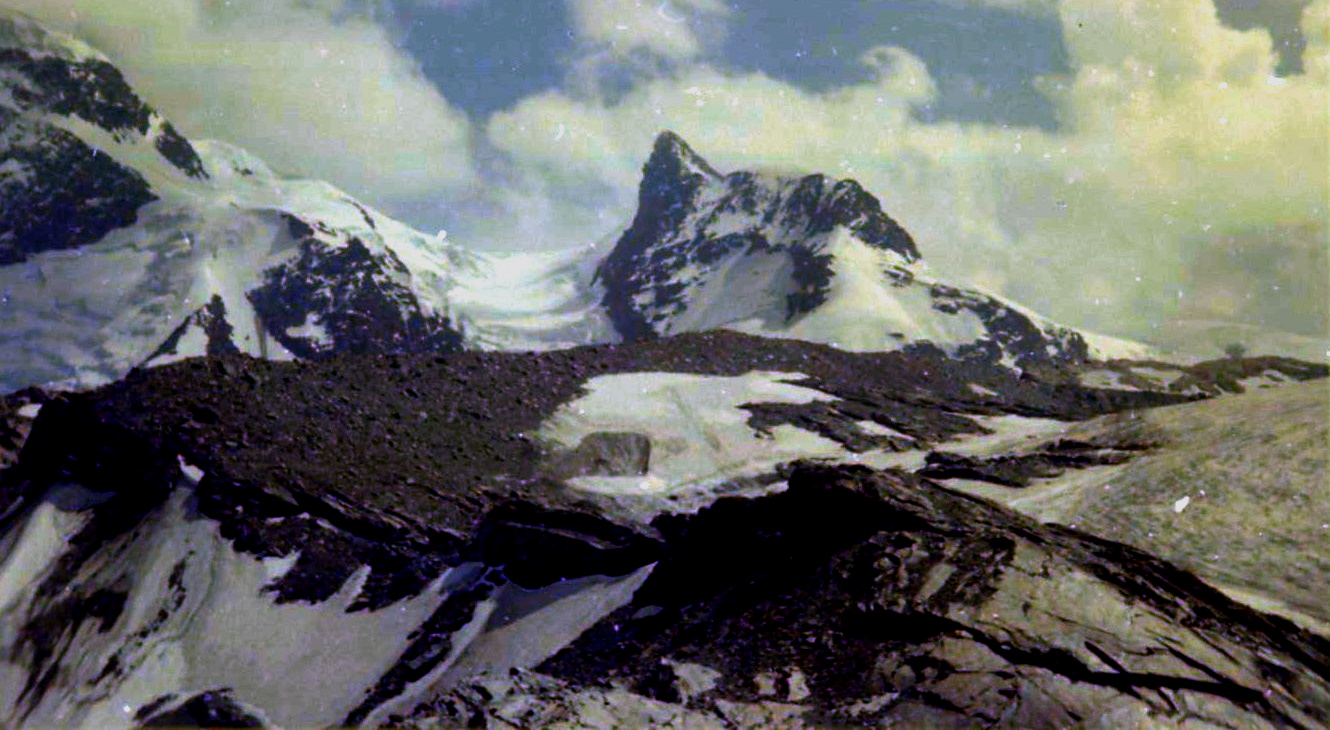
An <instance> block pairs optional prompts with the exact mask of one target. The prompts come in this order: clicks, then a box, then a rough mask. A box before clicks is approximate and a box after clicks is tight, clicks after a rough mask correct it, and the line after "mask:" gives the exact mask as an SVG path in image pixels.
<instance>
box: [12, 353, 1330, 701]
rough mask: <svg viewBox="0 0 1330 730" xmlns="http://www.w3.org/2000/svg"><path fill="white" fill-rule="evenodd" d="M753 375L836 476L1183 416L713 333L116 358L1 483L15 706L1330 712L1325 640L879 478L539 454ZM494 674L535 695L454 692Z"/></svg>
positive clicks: (1181, 581)
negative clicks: (904, 452) (109, 377)
mask: <svg viewBox="0 0 1330 730" xmlns="http://www.w3.org/2000/svg"><path fill="white" fill-rule="evenodd" d="M759 369H760V370H761V371H763V372H767V373H785V375H784V376H783V377H784V379H785V380H784V382H785V385H783V386H782V388H777V389H771V390H763V389H762V388H757V389H755V390H753V391H751V393H745V394H744V395H743V399H742V400H740V401H738V402H737V403H736V405H735V406H734V408H735V409H736V410H735V413H736V415H738V417H739V419H740V420H739V427H740V428H741V429H746V431H747V433H748V434H749V435H748V437H747V438H748V439H749V440H750V441H752V442H753V443H752V444H750V445H749V446H747V447H745V448H756V449H759V450H761V449H770V450H772V452H771V453H773V454H777V455H779V454H783V453H787V452H785V451H782V450H781V449H782V448H785V446H788V445H789V444H790V443H795V442H797V443H817V444H822V445H823V446H821V447H819V448H830V449H831V450H830V451H825V452H824V453H827V454H830V455H834V459H835V460H839V461H842V462H844V461H848V460H853V459H855V458H859V457H860V455H861V454H868V455H872V454H879V453H880V454H886V455H888V456H890V455H891V454H894V453H897V451H896V449H906V448H909V449H915V450H919V449H923V450H928V449H932V448H934V447H935V446H937V445H943V444H948V443H951V442H953V441H956V440H958V439H960V440H964V439H967V438H972V437H976V436H981V435H983V434H985V433H987V432H988V431H990V430H991V429H990V428H989V426H987V425H985V424H986V423H990V422H991V420H992V419H1000V418H1013V417H1020V418H1025V417H1032V416H1038V417H1042V418H1056V419H1064V420H1078V419H1084V418H1089V417H1093V416H1096V415H1099V414H1106V413H1114V412H1118V411H1122V410H1139V409H1142V408H1151V407H1155V406H1162V405H1168V404H1174V403H1184V402H1188V401H1190V400H1193V399H1194V398H1195V397H1196V396H1184V395H1178V394H1164V393H1155V392H1147V391H1138V392H1131V391H1108V390H1094V389H1088V388H1085V387H1084V386H1081V385H1078V384H1076V383H1074V382H1072V381H1070V380H1068V381H1063V382H1045V381H1041V380H1038V379H1037V378H1034V377H1030V376H1028V375H1027V376H1024V377H1017V376H1016V375H1015V374H1013V373H1012V372H1011V371H1009V370H1006V369H1003V368H1000V367H996V366H991V365H985V364H983V363H981V362H977V361H972V360H955V359H950V358H946V357H942V356H940V355H938V354H936V353H929V352H916V353H907V352H896V353H873V354H864V353H849V352H842V351H838V350H835V349H832V348H829V347H826V346H823V345H816V344H812V343H803V342H797V341H792V340H785V339H763V338H758V337H752V336H748V335H743V334H739V333H731V332H715V333H708V334H696V335H684V336H679V337H673V338H663V339H658V340H652V341H648V342H643V343H638V344H633V345H620V346H616V347H606V346H593V347H585V348H576V349H572V350H563V351H557V352H546V353H477V352H460V353H452V354H447V355H391V356H357V355H342V356H338V357H332V358H326V359H321V360H319V361H317V362H291V363H282V362H273V361H269V360H260V359H253V358H249V357H245V356H241V355H223V356H220V357H217V358H213V359H210V360H189V361H185V362H178V363H171V364H167V365H164V366H161V367H158V368H153V369H151V370H137V371H135V372H134V373H132V374H131V375H130V376H129V377H127V378H126V379H125V380H124V381H122V382H120V383H116V384H114V385H111V386H107V387H105V388H103V389H100V390H98V391H94V392H91V393H87V394H65V395H62V396H59V397H56V398H54V399H49V400H47V401H46V402H45V403H44V404H43V405H42V406H41V408H40V411H39V412H38V413H37V414H36V420H35V422H33V425H32V433H31V435H30V436H29V437H28V438H27V440H26V443H24V445H23V450H22V453H21V455H20V458H19V461H18V463H17V464H16V465H15V466H14V467H12V468H10V469H7V470H5V471H4V472H0V496H2V497H3V499H4V502H3V504H0V514H2V515H3V517H0V520H3V522H2V523H0V576H15V575H22V576H24V578H23V580H21V581H13V580H9V581H3V582H0V615H3V620H2V621H0V647H3V648H4V651H3V652H2V653H0V657H4V661H3V662H0V680H3V681H0V688H2V689H0V713H3V717H4V718H5V720H4V721H5V722H6V723H10V724H15V723H23V724H34V725H40V724H47V723H50V722H54V721H55V718H61V719H60V723H61V724H63V725H67V726H84V727H124V726H128V725H129V724H132V723H135V722H139V723H145V722H148V721H149V720H150V719H151V718H153V717H157V716H158V715H160V714H161V713H162V712H166V713H167V715H166V716H167V718H168V720H169V721H171V722H177V721H186V720H188V721H191V722H193V721H195V720H191V719H190V718H196V717H212V715H208V714H207V713H215V714H216V716H217V717H221V716H222V715H226V716H227V717H231V716H232V715H234V716H235V717H237V718H240V720H243V721H245V722H250V721H251V720H252V721H255V722H257V721H260V720H261V721H264V722H271V723H273V724H276V725H280V726H291V725H296V726H308V725H325V726H326V725H329V724H351V725H375V724H379V723H383V722H388V721H390V720H391V719H392V718H394V717H396V718H398V720H396V721H400V722H408V719H407V718H410V720H409V722H417V723H428V722H433V721H435V720H439V721H444V722H445V724H447V723H451V722H453V721H454V720H456V717H455V716H454V715H455V713H457V712H465V713H467V716H468V717H470V716H471V715H474V716H476V717H479V718H484V717H498V715H497V714H495V713H498V714H502V713H505V712H509V711H510V710H511V708H512V706H513V705H512V703H513V702H518V703H519V704H522V705H523V706H525V707H527V708H529V709H531V711H532V712H536V713H537V715H536V717H540V718H546V719H547V718H549V717H554V716H558V715H560V713H563V714H567V713H572V714H571V715H569V717H571V718H572V720H573V721H576V722H583V721H585V722H587V723H590V724H594V719H595V718H594V717H592V716H591V715H585V713H589V712H593V710H594V708H595V707H597V706H602V707H603V705H597V702H599V701H600V699H604V698H617V699H615V700H614V702H615V706H616V708H617V709H615V710H614V711H615V712H619V713H621V715H622V713H628V714H626V715H622V717H621V718H620V720H621V721H622V722H623V723H627V724H642V723H643V722H645V720H643V718H647V719H649V718H657V719H660V718H671V717H673V718H684V719H687V718H690V717H692V718H697V717H710V718H715V717H717V715H718V714H719V715H720V716H721V717H725V718H729V719H730V720H732V721H733V722H736V723H740V724H761V723H763V722H768V723H775V724H782V725H785V724H797V723H803V722H807V723H855V722H870V721H872V722H877V721H882V720H884V719H890V718H899V719H900V721H901V722H906V723H907V724H917V723H919V722H940V723H954V724H968V723H973V722H975V721H979V720H988V721H992V722H996V723H997V724H1000V725H1001V724H1006V725H1010V726H1022V727H1037V726H1048V727H1057V726H1063V725H1065V724H1068V723H1069V722H1071V721H1072V719H1073V718H1077V717H1079V718H1081V719H1083V720H1090V719H1100V720H1103V721H1105V722H1109V721H1111V720H1112V719H1113V718H1120V717H1137V718H1140V717H1145V716H1147V715H1148V716H1150V717H1174V718H1181V717H1183V716H1185V715H1188V714H1189V713H1190V715H1194V716H1196V717H1201V718H1205V719H1208V720H1215V721H1220V720H1222V721H1225V722H1230V721H1231V722H1234V723H1237V724H1242V723H1248V724H1255V725H1261V724H1286V725H1296V724H1302V725H1304V726H1315V725H1316V724H1318V723H1320V722H1323V721H1324V720H1325V717H1324V712H1325V707H1326V698H1327V696H1330V695H1327V694H1326V692H1327V683H1326V672H1327V668H1326V648H1325V642H1324V640H1323V639H1320V638H1318V637H1316V636H1314V635H1312V634H1308V633H1305V632H1303V631H1302V630H1301V629H1299V628H1297V627H1296V626H1293V625H1292V624H1288V623H1286V622H1282V621H1280V620H1277V619H1272V618H1270V617H1267V616H1264V615H1262V614H1258V613H1256V612H1254V611H1252V610H1250V609H1247V608H1245V607H1243V606H1241V605H1239V604H1236V603H1233V602H1232V601H1230V600H1229V599H1227V598H1225V597H1224V596H1223V595H1221V594H1219V593H1217V592H1215V591H1214V590H1212V589H1210V588H1208V587H1207V586H1205V584H1203V583H1201V582H1200V581H1198V580H1196V579H1195V578H1193V577H1191V576H1190V575H1189V574H1187V573H1185V572H1183V571H1181V570H1178V569H1176V568H1173V567H1172V566H1169V565H1167V564H1164V563H1161V562H1160V561H1158V560H1156V559H1154V558H1152V557H1150V556H1149V555H1147V554H1145V553H1142V552H1140V551H1137V550H1135V549H1132V548H1128V547H1126V546H1123V545H1119V544H1116V543H1109V542H1106V541H1103V540H1098V539H1095V538H1091V537H1088V536H1086V535H1083V534H1081V533H1078V532H1076V531H1073V530H1068V529H1066V528H1060V527H1053V526H1043V525H1040V524H1038V523H1036V522H1034V521H1032V520H1030V519H1028V518H1024V517H1021V516H1019V515H1018V514H1016V513H1014V512H1011V511H1010V510H1007V509H1005V508H1002V507H999V506H997V505H995V504H992V503H989V502H985V501H982V500H977V499H974V498H970V497H965V496H962V495H960V494H958V493H955V492H952V491H950V490H948V489H946V488H944V487H942V486H940V485H938V484H937V483H936V482H933V481H930V480H928V479H924V478H921V477H918V476H914V475H911V474H909V473H907V472H904V471H900V470H886V471H880V470H875V469H870V468H868V467H863V466H848V465H835V464H834V463H833V464H828V463H824V464H821V465H817V464H811V463H806V462H799V463H795V462H793V460H791V461H788V462H780V461H779V458H766V457H763V458H756V459H751V460H749V461H747V462H745V464H746V466H744V465H740V466H735V465H730V466H726V467H725V469H722V470H721V471H720V472H717V473H715V474H714V475H712V476H710V477H707V478H706V479H702V480H698V479H685V480H680V479H676V478H675V477H672V476H671V475H672V474H675V473H676V472H675V471H671V470H672V469H677V466H678V461H679V459H680V458H682V457H681V455H680V452H679V451H678V450H677V449H678V448H679V445H678V444H677V443H674V442H672V441H671V440H670V439H669V438H666V437H660V436H657V435H655V434H654V433H652V432H649V431H623V430H620V431H614V430H610V429H592V430H591V431H589V432H588V435H586V436H583V437H581V438H580V439H578V440H576V441H574V442H571V443H564V442H563V441H560V440H558V439H556V438H554V436H553V435H552V434H556V433H560V432H559V431H558V430H557V429H555V430H550V429H552V428H554V426H553V425H552V424H555V423H556V422H561V421H560V419H565V418H572V417H574V416H575V412H576V410H577V409H579V408H583V406H582V405H579V404H583V403H591V401H588V400H587V398H588V397H591V395H593V394H594V393H595V392H598V389H600V388H602V387H603V384H604V383H607V382H618V381H616V380H615V379H620V378H625V377H630V378H634V379H635V380H631V381H630V382H632V383H633V384H635V386H636V385H638V384H642V385H643V387H645V388H646V390H648V391H649V390H651V389H652V388H654V387H656V386H653V385H652V383H661V384H664V385H663V386H661V387H664V388H665V390H666V391H668V392H672V393H674V394H675V395H674V396H673V397H675V398H678V399H682V400H683V401H687V399H688V398H690V397H691V396H689V395H688V393H687V392H685V391H684V390H681V388H684V386H685V384H689V383H692V384H694V386H695V387H703V386H706V387H704V389H703V391H702V392H703V393H709V392H712V391H710V390H706V388H707V387H711V386H707V385H706V384H707V383H716V384H719V387H721V388H728V387H731V384H732V383H736V382H740V380H741V379H742V377H745V374H746V373H751V372H752V371H754V370H759ZM755 382H757V381H755ZM761 382H765V381H761ZM971 386H977V387H971ZM764 387H765V386H764ZM790 389H794V390H795V391H800V392H802V391H807V392H809V393H816V394H819V395H818V397H816V398H803V397H801V398H796V399H793V400H791V399H790V398H788V397H787V396H788V392H789V390H790ZM642 397H644V398H645V396H642ZM681 402H682V401H681ZM623 405H625V406H627V407H629V408H631V407H632V405H631V404H623ZM570 413H571V414H573V415H569V414H570ZM582 417H584V418H588V419H593V421H594V420H595V419H598V418H601V416H600V415H598V414H597V413H596V412H594V409H592V410H591V411H588V412H587V413H586V414H585V415H584V416H582ZM866 424H875V425H873V426H869V425H866ZM563 427H567V423H564V426H563ZM887 429H889V430H890V432H891V434H892V435H885V434H884V431H885V430H887ZM793 433H802V434H804V436H802V437H799V438H803V439H814V441H813V442H804V441H798V440H796V441H795V442H791V441H790V439H792V438H794V436H793V435H792V434H793ZM708 438H709V437H703V438H701V441H702V442H703V443H706V442H707V439H708ZM727 438H728V437H727ZM872 439H883V440H882V441H875V442H874V445H873V446H872V448H871V450H869V451H860V452H856V451H855V448H860V447H862V446H863V445H864V444H863V443H862V442H863V441H864V440H870V441H871V440H872ZM851 447H854V448H851ZM715 448H719V449H722V450H724V449H728V448H734V447H733V446H731V445H730V442H729V441H726V440H725V439H724V438H722V439H719V440H717V441H716V442H715ZM764 464H767V465H770V466H763V465H764ZM764 470H765V471H764ZM644 471H645V472H646V474H645V475H643V473H642V472H644ZM653 479H654V480H655V481H654V482H652V481H651V480H653ZM588 480H590V481H588ZM606 480H608V481H606ZM615 480H629V481H628V482H627V483H624V482H616V481H615ZM639 480H646V481H645V482H643V484H655V485H656V486H651V487H650V488H649V489H648V488H647V487H645V486H643V484H638V481H639ZM616 484H617V485H620V486H618V487H616V486H614V485H616ZM699 489H702V490H710V491H709V492H698V491H697V490H699ZM616 490H617V491H616ZM708 493H709V494H710V495H711V496H710V497H707V496H706V494H708ZM717 495H732V496H729V497H721V498H720V499H719V501H718V500H717ZM681 496H685V497H687V498H686V499H678V498H679V497H681ZM510 669H517V670H519V671H535V672H537V674H536V675H531V674H519V675H518V676H517V678H516V679H514V680H512V681H514V682H516V684H511V685H510V686H509V687H508V688H507V689H505V690H503V692H502V693H499V694H492V695H490V697H489V699H485V700H484V701H478V700H477V698H478V697H480V696H481V693H480V691H479V690H475V689H474V687H476V686H480V687H483V686H487V685H485V684H484V683H486V682H489V683H491V684H492V683H493V682H496V681H499V680H500V679H501V678H502V677H504V676H506V673H507V672H508V671H509V670H510ZM477 673H481V674H485V673H488V676H490V677H491V679H479V680H472V679H470V678H471V677H473V676H474V675H476V674H477ZM476 682H480V683H481V684H475V683H476ZM219 688H225V689H226V690H227V692H226V693H220V692H221V690H220V689H219ZM200 692H203V693H204V694H203V695H200V694H198V693H200ZM208 693H211V694H208ZM219 693H220V694H219ZM459 693H460V694H459ZM533 693H534V694H533ZM163 697H166V698H167V699H165V700H163V699H162V698H163ZM504 697H507V698H508V699H506V700H505V699H503V698H504ZM518 697H520V698H522V699H520V700H517V699H514V698H518ZM190 698H192V699H190ZM597 698H600V699H597ZM491 700H493V703H491ZM450 703H451V704H450ZM459 703H460V704H459ZM125 707H128V708H130V712H125V711H124V709H123V708H125ZM236 708H240V709H236ZM459 708H465V710H463V709H459ZM639 710H640V712H642V713H647V714H645V715H635V714H633V713H636V712H639ZM233 711H234V712H233ZM181 713H183V714H181ZM199 713H203V714H199ZM227 713H231V714H227ZM577 713H584V715H578V714H577ZM247 718H248V719H247ZM431 718H433V719H431ZM450 718H451V719H450ZM579 718H580V719H579ZM764 718H765V719H764ZM528 719H529V718H528ZM542 721H543V720H542ZM661 721H662V722H663V721H664V720H661ZM208 722H212V720H208ZM610 724H613V723H612V722H611V723H610Z"/></svg>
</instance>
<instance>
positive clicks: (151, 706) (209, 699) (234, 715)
mask: <svg viewBox="0 0 1330 730" xmlns="http://www.w3.org/2000/svg"><path fill="white" fill-rule="evenodd" d="M135 720H136V721H137V722H138V726H139V727H143V728H147V727H173V728H185V727H206V728H245V727H259V728H262V727H270V725H268V724H267V723H265V722H264V721H263V719H262V718H261V717H260V716H259V714H258V713H257V712H256V711H254V710H253V709H252V708H247V707H245V706H244V705H243V704H242V703H240V702H238V701H237V700H236V699H235V697H233V696H232V695H231V692H230V691H229V690H225V689H219V690H210V691H207V692H199V693H197V694H194V695H191V696H188V697H184V698H180V697H176V696H175V695H164V696H162V697H159V698H157V699H156V700H154V701H153V702H150V703H148V704H147V705H144V706H143V707H142V708H140V709H139V711H138V712H137V713H135Z"/></svg>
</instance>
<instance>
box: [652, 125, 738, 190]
mask: <svg viewBox="0 0 1330 730" xmlns="http://www.w3.org/2000/svg"><path fill="white" fill-rule="evenodd" d="M643 171H644V172H645V173H646V174H647V175H648V176H650V175H651V174H652V173H653V172H657V173H661V174H664V175H669V176H670V177H673V178H675V179H679V178H682V177H683V176H685V175H702V176H703V177H711V178H719V177H721V174H720V173H719V172H716V168H714V167H712V166H711V165H710V164H708V163H707V161H706V160H704V159H702V156H701V155H699V154H697V153H696V152H694V151H693V148H692V147H689V146H688V143H687V142H685V141H684V139H683V137H680V136H679V135H677V134H675V133H674V132H671V131H669V130H666V131H664V132H661V133H660V134H659V135H658V136H657V137H656V143H655V145H653V146H652V148H651V157H650V158H648V159H647V164H646V167H645V168H644V170H643Z"/></svg>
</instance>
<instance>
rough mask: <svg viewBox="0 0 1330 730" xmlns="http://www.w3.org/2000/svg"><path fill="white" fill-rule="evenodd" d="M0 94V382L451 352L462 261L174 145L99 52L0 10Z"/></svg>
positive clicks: (317, 198)
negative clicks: (264, 359)
mask: <svg viewBox="0 0 1330 730" xmlns="http://www.w3.org/2000/svg"><path fill="white" fill-rule="evenodd" d="M0 92H3V93H0V159H3V160H4V161H3V163H0V328H3V330H4V331H5V333H6V335H7V342H6V345H7V347H5V348H3V350H4V351H3V353H2V354H0V389H4V390H12V389H14V388H17V387H20V386H23V385H28V384H32V383H45V382H51V381H73V382H81V383H96V382H104V381H107V380H112V379H115V378H117V377H120V376H121V375H123V374H124V373H125V372H126V371H127V370H128V369H129V368H131V367H134V366H136V365H140V364H144V363H145V362H150V363H153V364H155V363H160V362H166V361H169V360H171V359H176V358H180V357H188V356H191V355H198V354H203V353H204V352H216V351H220V350H231V349H234V350H238V351H241V352H247V353H252V354H256V355H265V356H268V357H276V358H288V357H292V356H300V357H319V356H324V355H327V354H329V353H333V352H346V351H376V352H399V351H420V350H428V351H446V350H452V349H458V348H460V347H461V346H462V341H463V335H462V332H461V325H460V323H459V322H458V320H457V316H456V314H455V313H454V312H453V311H452V310H451V308H450V305H449V301H448V292H449V290H450V288H452V287H453V286H454V284H455V280H454V278H455V276H456V275H458V274H465V273H466V272H468V271H472V270H473V269H475V268H476V267H478V266H480V263H479V261H480V259H479V257H475V256H471V255H469V254H467V253H466V252H464V251H463V250H461V249H460V248H458V247H456V246H454V245H452V244H449V243H445V242H443V241H441V240H439V239H437V238H436V237H435V236H432V235H426V234H422V233H420V232H418V231H416V230H414V229H411V228H409V227H407V226H405V225H403V224H401V223H399V222H397V221H394V220H392V219H391V218H388V217H387V216H384V215H383V214H381V213H379V212H377V211H375V210H373V209H371V208H370V207H368V206H365V205H362V204H360V203H359V202H357V201H355V200H353V199H352V198H350V197H349V196H347V195H346V194H344V193H342V192H341V191H339V190H337V189H335V188H333V187H332V186H330V185H327V184H325V183H321V182H315V181H304V180H290V179H284V178H281V177H278V176H277V175H275V174H273V173H272V172H271V171H270V170H269V169H268V168H267V166H266V165H264V164H263V162H262V161H260V160H258V159H256V158H254V157H253V156H252V155H249V154H248V153H246V152H244V151H243V150H240V149H237V148H235V147H232V146H230V145H227V144H224V143H220V142H212V141H191V140H189V139H186V138H185V137H184V136H182V135H181V134H179V133H178V132H177V131H176V130H175V129H174V128H173V127H172V126H171V124H170V122H168V121H166V120H165V119H163V118H162V117H161V115H160V114H158V113H157V112H156V111H155V110H154V109H153V108H152V107H151V106H150V105H149V104H148V103H146V102H145V101H144V100H143V99H141V98H140V97H139V96H138V95H137V94H136V93H135V91H134V90H133V89H132V88H131V87H130V86H129V84H128V83H127V82H126V81H125V79H124V77H123V76H122V74H121V73H120V72H119V71H118V70H117V69H116V67H115V66H114V65H113V64H112V63H111V62H110V61H109V60H108V59H106V58H105V57H103V56H101V55H100V54H98V53H97V52H96V51H94V50H92V49H91V48H88V47H87V46H86V45H84V44H82V43H81V42H79V41H77V40H76V39H74V38H71V37H69V36H66V35H63V34H60V33H55V32H52V31H49V30H47V29H45V28H43V27H41V26H39V25H38V24H37V23H35V22H33V21H31V20H29V19H27V18H25V17H23V16H21V15H18V14H14V13H10V12H8V11H0ZM219 337H220V338H225V340H226V341H221V340H219V339H218V338H219Z"/></svg>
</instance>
